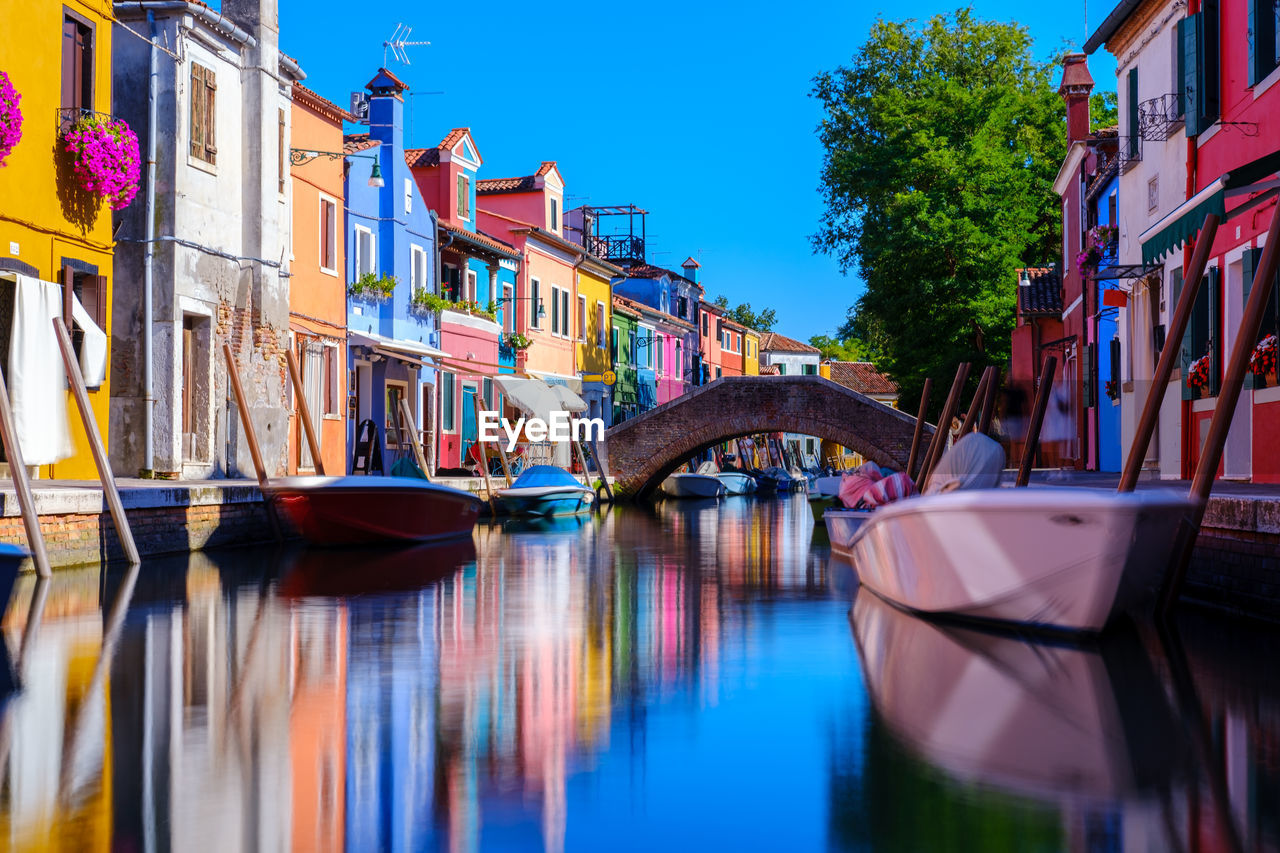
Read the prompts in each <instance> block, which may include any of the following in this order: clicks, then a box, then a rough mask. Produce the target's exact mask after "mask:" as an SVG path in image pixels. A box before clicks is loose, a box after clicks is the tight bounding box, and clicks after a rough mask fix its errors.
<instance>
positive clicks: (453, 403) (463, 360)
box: [405, 127, 520, 468]
mask: <svg viewBox="0 0 1280 853" xmlns="http://www.w3.org/2000/svg"><path fill="white" fill-rule="evenodd" d="M405 161H406V162H407V163H408V165H409V169H410V170H411V171H412V173H413V177H414V180H415V181H416V182H417V185H418V190H419V191H420V192H421V193H422V197H423V198H424V199H425V200H426V204H427V205H428V206H429V207H431V209H432V210H434V211H436V217H437V222H438V224H439V228H440V294H441V296H442V299H441V301H440V302H438V303H436V304H437V306H438V307H439V308H440V313H439V322H440V331H441V341H442V343H441V348H442V349H444V351H445V352H448V353H450V354H451V355H452V356H453V358H452V360H451V361H449V362H448V363H447V364H446V365H444V367H443V368H442V369H441V371H440V382H439V387H440V390H439V397H440V400H439V403H438V406H439V410H440V413H441V415H440V420H441V423H442V424H448V425H449V426H448V428H447V429H443V428H442V429H441V430H440V433H439V435H438V437H437V443H438V450H437V460H438V462H437V464H438V466H439V467H440V468H459V467H462V466H464V465H466V464H468V461H469V457H468V452H469V451H470V448H471V445H472V444H474V443H475V441H476V438H477V436H478V434H479V427H478V421H477V412H478V411H480V410H487V411H495V410H498V409H499V398H500V396H501V393H500V392H499V390H498V389H497V387H496V386H495V385H494V381H493V380H494V377H495V376H497V375H498V374H499V373H512V372H514V371H515V352H514V350H513V349H511V347H510V346H507V345H505V344H506V341H504V337H505V335H504V328H505V329H506V331H508V332H509V331H514V325H513V323H514V319H515V318H514V313H515V312H514V310H513V307H514V306H513V303H512V301H511V297H512V295H513V294H514V293H515V288H516V276H517V272H518V270H519V266H520V252H519V251H518V250H517V249H516V248H515V247H514V246H513V245H511V244H509V243H505V242H503V241H502V240H499V239H497V238H496V237H493V236H490V235H488V234H484V233H482V232H481V231H480V230H479V228H478V227H477V224H476V220H477V217H478V213H477V210H476V176H477V172H478V171H479V169H480V167H481V165H483V163H484V160H483V158H482V157H481V155H480V149H479V148H477V147H476V142H475V139H474V138H473V137H472V136H471V131H470V130H469V129H468V128H465V127H457V128H454V129H453V130H451V131H449V133H448V134H447V135H446V136H445V137H444V139H442V140H441V141H440V144H439V145H437V146H436V147H434V148H414V149H410V150H409V151H406V152H405Z"/></svg>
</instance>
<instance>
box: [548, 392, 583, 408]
mask: <svg viewBox="0 0 1280 853" xmlns="http://www.w3.org/2000/svg"><path fill="white" fill-rule="evenodd" d="M548 387H549V388H550V389H551V393H553V394H555V395H556V397H558V398H559V400H560V408H562V409H564V410H565V411H566V412H585V411H586V410H587V401H586V400H584V399H582V398H581V397H579V396H578V395H577V394H575V393H573V391H571V390H569V389H568V388H566V387H565V386H563V385H550V386H548Z"/></svg>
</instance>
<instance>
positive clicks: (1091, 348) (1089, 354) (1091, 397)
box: [1083, 342, 1098, 409]
mask: <svg viewBox="0 0 1280 853" xmlns="http://www.w3.org/2000/svg"><path fill="white" fill-rule="evenodd" d="M1097 363H1098V345H1097V344H1095V343H1092V342H1090V343H1088V344H1085V348H1084V377H1083V378H1084V407H1085V408H1086V409H1092V408H1096V407H1097V405H1098V397H1097V393H1096V392H1097V390H1098V388H1097V386H1098V382H1097V375H1098V371H1097Z"/></svg>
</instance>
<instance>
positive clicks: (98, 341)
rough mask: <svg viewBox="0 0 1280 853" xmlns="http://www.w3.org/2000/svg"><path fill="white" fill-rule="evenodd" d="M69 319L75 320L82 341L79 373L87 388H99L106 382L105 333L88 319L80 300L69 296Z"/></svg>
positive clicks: (74, 296) (73, 295)
mask: <svg viewBox="0 0 1280 853" xmlns="http://www.w3.org/2000/svg"><path fill="white" fill-rule="evenodd" d="M71 318H72V319H73V320H75V323H76V325H77V326H79V327H80V331H81V332H83V333H84V339H83V340H81V341H80V373H81V375H83V376H84V384H85V386H86V387H88V388H99V387H101V386H102V383H103V382H106V381H107V333H106V332H104V331H102V330H101V329H99V328H98V324H97V323H95V322H93V320H92V319H90V317H89V312H88V311H86V310H84V306H83V305H81V304H80V299H79V297H77V296H76V295H75V294H74V293H73V294H71Z"/></svg>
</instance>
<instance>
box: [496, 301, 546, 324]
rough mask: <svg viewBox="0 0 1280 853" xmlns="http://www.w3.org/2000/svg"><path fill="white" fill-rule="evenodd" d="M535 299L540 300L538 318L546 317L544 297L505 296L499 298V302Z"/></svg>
mask: <svg viewBox="0 0 1280 853" xmlns="http://www.w3.org/2000/svg"><path fill="white" fill-rule="evenodd" d="M534 299H537V300H538V319H539V320H544V319H546V316H547V309H546V307H544V306H543V304H542V299H541V298H539V297H536V296H504V297H503V298H502V299H499V300H498V304H499V305H501V304H502V303H504V302H524V301H526V300H529V301H532V300H534Z"/></svg>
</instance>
